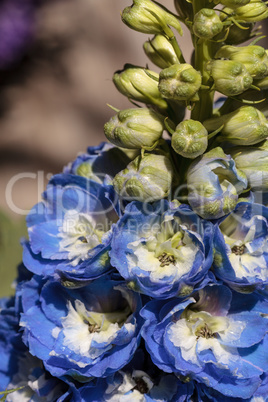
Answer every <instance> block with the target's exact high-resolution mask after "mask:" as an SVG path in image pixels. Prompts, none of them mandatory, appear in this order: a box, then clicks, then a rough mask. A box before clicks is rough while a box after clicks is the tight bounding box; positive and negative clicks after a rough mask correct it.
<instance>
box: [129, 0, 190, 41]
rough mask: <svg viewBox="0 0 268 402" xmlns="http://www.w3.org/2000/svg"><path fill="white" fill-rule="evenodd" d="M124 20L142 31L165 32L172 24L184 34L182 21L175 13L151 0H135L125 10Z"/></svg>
mask: <svg viewBox="0 0 268 402" xmlns="http://www.w3.org/2000/svg"><path fill="white" fill-rule="evenodd" d="M122 21H123V22H124V23H125V24H126V25H127V26H129V27H130V28H132V29H134V30H135V31H139V32H142V33H147V34H158V33H163V32H165V29H166V27H168V26H171V27H173V28H175V29H176V30H177V31H178V32H179V34H180V35H182V28H181V25H180V22H179V20H178V19H177V18H176V17H175V15H173V14H171V13H169V12H168V11H166V9H164V8H162V7H160V6H158V5H157V4H155V3H154V2H152V1H151V0H133V4H132V6H130V7H126V8H125V9H124V10H123V12H122Z"/></svg>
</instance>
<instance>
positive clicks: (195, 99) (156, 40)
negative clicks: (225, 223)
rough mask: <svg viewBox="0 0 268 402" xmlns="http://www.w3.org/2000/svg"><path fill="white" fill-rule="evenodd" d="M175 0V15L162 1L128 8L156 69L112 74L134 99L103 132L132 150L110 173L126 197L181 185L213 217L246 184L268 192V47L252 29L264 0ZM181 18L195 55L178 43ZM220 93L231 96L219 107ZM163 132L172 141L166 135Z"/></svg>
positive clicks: (138, 1) (263, 12) (126, 17)
mask: <svg viewBox="0 0 268 402" xmlns="http://www.w3.org/2000/svg"><path fill="white" fill-rule="evenodd" d="M130 1H131V0H130ZM160 1H161V2H162V3H164V1H163V0H160ZM174 6H175V10H176V12H177V15H176V14H175V13H173V12H171V11H169V10H168V9H167V8H165V7H164V5H162V4H160V3H159V2H158V1H154V0H132V4H131V5H129V6H127V7H126V8H125V9H124V10H123V11H122V14H121V16H122V21H123V22H124V23H125V24H126V25H127V26H128V27H130V28H131V29H134V30H135V31H138V32H141V33H144V34H147V35H152V37H149V38H145V42H144V45H143V50H144V52H145V54H146V56H147V57H148V60H149V62H151V63H152V64H153V65H155V66H157V67H158V68H159V69H160V71H159V72H155V71H153V69H151V66H150V65H149V66H147V65H146V67H141V66H135V65H132V64H126V65H125V66H124V68H123V70H121V71H117V72H116V73H115V74H114V76H113V82H114V84H115V86H116V88H117V89H118V90H119V92H121V93H122V94H123V95H125V96H126V97H127V98H128V99H129V100H130V101H131V102H132V103H134V105H135V106H136V107H135V108H134V107H132V108H129V109H125V110H121V111H119V110H117V109H115V110H116V112H117V113H116V114H115V115H114V116H112V117H111V118H110V120H109V121H108V122H107V123H106V124H105V125H104V133H105V135H106V137H107V139H108V140H109V141H110V142H111V143H112V144H113V145H114V146H116V147H119V149H123V150H124V151H123V152H124V153H125V154H127V155H128V162H126V163H125V167H124V168H123V169H122V170H121V171H119V173H117V174H116V175H115V176H114V178H113V179H112V178H111V181H112V183H113V186H114V189H115V190H116V192H117V193H118V194H119V195H120V196H121V197H123V198H124V199H127V201H130V200H140V201H146V202H147V201H149V202H153V201H157V200H160V199H162V198H166V197H169V198H170V199H173V201H174V202H175V203H178V202H179V200H178V199H177V200H176V199H175V198H176V194H178V192H177V188H176V186H177V184H178V183H179V184H180V185H182V188H183V190H182V196H183V202H186V203H188V204H190V206H191V207H192V209H193V210H194V211H195V212H196V213H198V214H199V215H200V216H202V217H203V218H205V219H216V218H219V217H221V216H224V215H225V214H227V213H229V212H231V211H232V210H233V209H234V208H235V206H236V203H237V202H238V201H239V199H241V197H242V193H243V192H244V191H248V190H249V189H251V191H260V190H261V191H268V184H267V182H268V178H267V177H268V173H267V170H268V168H267V166H268V153H267V152H268V145H267V143H266V142H264V141H266V139H267V138H268V122H267V118H266V117H267V116H268V108H267V106H266V102H262V100H263V99H265V98H266V97H267V93H268V53H267V51H266V50H265V49H264V48H263V47H262V46H259V45H258V44H257V42H258V35H261V33H260V32H259V30H260V28H258V30H256V29H255V28H256V26H255V23H256V22H257V21H262V20H264V19H265V18H266V17H267V16H268V8H267V4H266V2H265V1H261V0H191V1H189V0H174ZM181 22H183V23H184V25H185V26H186V28H188V29H189V31H190V33H191V38H192V42H193V48H194V52H193V56H192V59H191V62H190V63H188V61H186V60H185V58H184V56H183V54H182V51H181V48H180V45H179V41H180V38H179V36H178V34H179V35H182V34H183V32H182V26H181ZM178 38H179V39H178ZM247 40H252V43H250V45H247V46H246V45H245V44H244V42H246V41H247ZM237 45H240V46H237ZM217 93H221V94H223V95H224V96H225V97H226V99H225V100H223V101H222V104H221V106H220V107H219V108H217V109H216V108H215V109H213V104H214V101H215V94H217ZM137 103H138V104H137ZM139 103H142V105H139ZM141 106H142V107H141ZM187 109H188V111H189V112H188V113H190V116H187V118H186V119H185V120H183V118H184V115H185V111H186V110H187ZM167 134H169V135H170V137H171V141H166V140H164V139H163V138H162V137H163V136H164V138H165V135H167ZM264 144H266V145H264ZM239 197H240V198H239ZM200 200H201V201H202V202H203V204H202V205H201V204H200V202H201V201H200Z"/></svg>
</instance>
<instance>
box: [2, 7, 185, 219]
mask: <svg viewBox="0 0 268 402" xmlns="http://www.w3.org/2000/svg"><path fill="white" fill-rule="evenodd" d="M161 2H162V4H164V5H165V6H166V7H167V8H169V9H170V10H172V11H174V12H175V9H174V6H173V1H172V0H165V1H164V0H162V1H161ZM131 4H132V1H131V0H113V1H111V0H98V1H97V0H75V1H74V0H56V1H52V2H48V3H47V4H44V5H43V6H42V7H40V9H39V10H38V12H37V17H36V18H37V21H36V39H35V42H34V44H33V46H32V47H31V48H30V49H29V50H28V52H27V55H26V56H25V57H24V58H23V60H21V62H20V63H18V64H17V65H16V66H14V67H13V68H12V70H11V71H8V72H5V73H2V74H1V75H2V76H1V78H0V176H1V191H0V209H2V210H4V211H6V212H7V213H8V214H10V215H12V216H13V218H18V216H19V215H20V214H22V213H23V211H24V213H26V211H27V209H29V208H31V206H32V205H33V204H34V203H36V202H37V201H38V200H39V199H40V194H41V191H42V190H43V188H44V186H45V183H46V180H47V178H48V177H49V175H50V174H51V173H57V172H60V171H61V170H62V167H63V166H64V165H66V164H67V163H68V162H69V161H71V160H73V159H74V158H75V157H76V155H77V153H78V152H82V151H85V150H86V148H87V146H88V145H96V144H98V143H99V142H100V141H103V140H104V134H103V125H104V123H105V122H106V121H107V120H108V119H109V118H110V117H111V116H112V115H113V114H114V112H113V111H111V110H110V109H109V107H108V106H107V105H106V103H109V104H112V105H113V106H115V107H117V108H119V109H122V108H126V107H131V104H130V103H129V102H128V101H127V100H126V99H125V98H124V97H123V96H122V95H121V94H119V93H118V92H117V90H116V89H115V87H114V84H113V82H112V76H113V73H114V71H116V70H119V69H122V68H123V65H124V63H126V62H128V63H132V64H136V65H141V66H145V65H146V63H148V59H147V57H146V56H145V54H144V52H143V49H142V44H143V43H144V41H146V40H147V39H148V36H147V35H144V34H141V33H138V32H135V31H132V30H130V29H129V28H128V27H126V26H125V25H124V24H123V23H122V22H121V18H120V11H122V10H123V9H124V8H125V7H126V6H128V5H131ZM180 45H181V47H182V49H183V50H184V52H186V59H189V57H190V52H191V45H190V41H189V36H187V34H185V36H184V37H183V38H180ZM149 67H150V68H152V69H154V68H155V67H154V66H153V65H151V64H149ZM156 69H157V68H156ZM24 172H26V177H24V178H23V173H24ZM37 172H39V175H38V179H37V177H36V173H37ZM18 174H19V175H20V176H17V175H18ZM37 180H38V181H39V184H38V183H37ZM7 186H8V188H7ZM6 189H7V194H6ZM7 197H8V198H9V199H6V198H7Z"/></svg>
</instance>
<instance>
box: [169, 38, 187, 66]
mask: <svg viewBox="0 0 268 402" xmlns="http://www.w3.org/2000/svg"><path fill="white" fill-rule="evenodd" d="M169 41H170V43H171V44H172V46H173V49H174V50H175V53H176V55H177V57H178V59H179V62H180V63H186V61H185V59H184V57H183V54H182V52H181V49H180V47H179V45H178V42H177V39H176V38H175V36H173V37H172V38H169Z"/></svg>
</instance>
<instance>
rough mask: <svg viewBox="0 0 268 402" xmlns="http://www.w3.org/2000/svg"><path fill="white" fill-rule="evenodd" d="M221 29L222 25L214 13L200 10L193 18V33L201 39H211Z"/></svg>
mask: <svg viewBox="0 0 268 402" xmlns="http://www.w3.org/2000/svg"><path fill="white" fill-rule="evenodd" d="M222 29H223V23H222V22H221V20H220V17H219V16H218V14H217V13H216V11H214V10H212V9H210V8H202V9H201V10H200V11H198V13H196V14H195V16H194V23H193V32H194V34H195V35H196V36H198V37H199V38H202V39H211V38H213V36H215V35H217V34H219V33H220V32H221V31H222Z"/></svg>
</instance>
